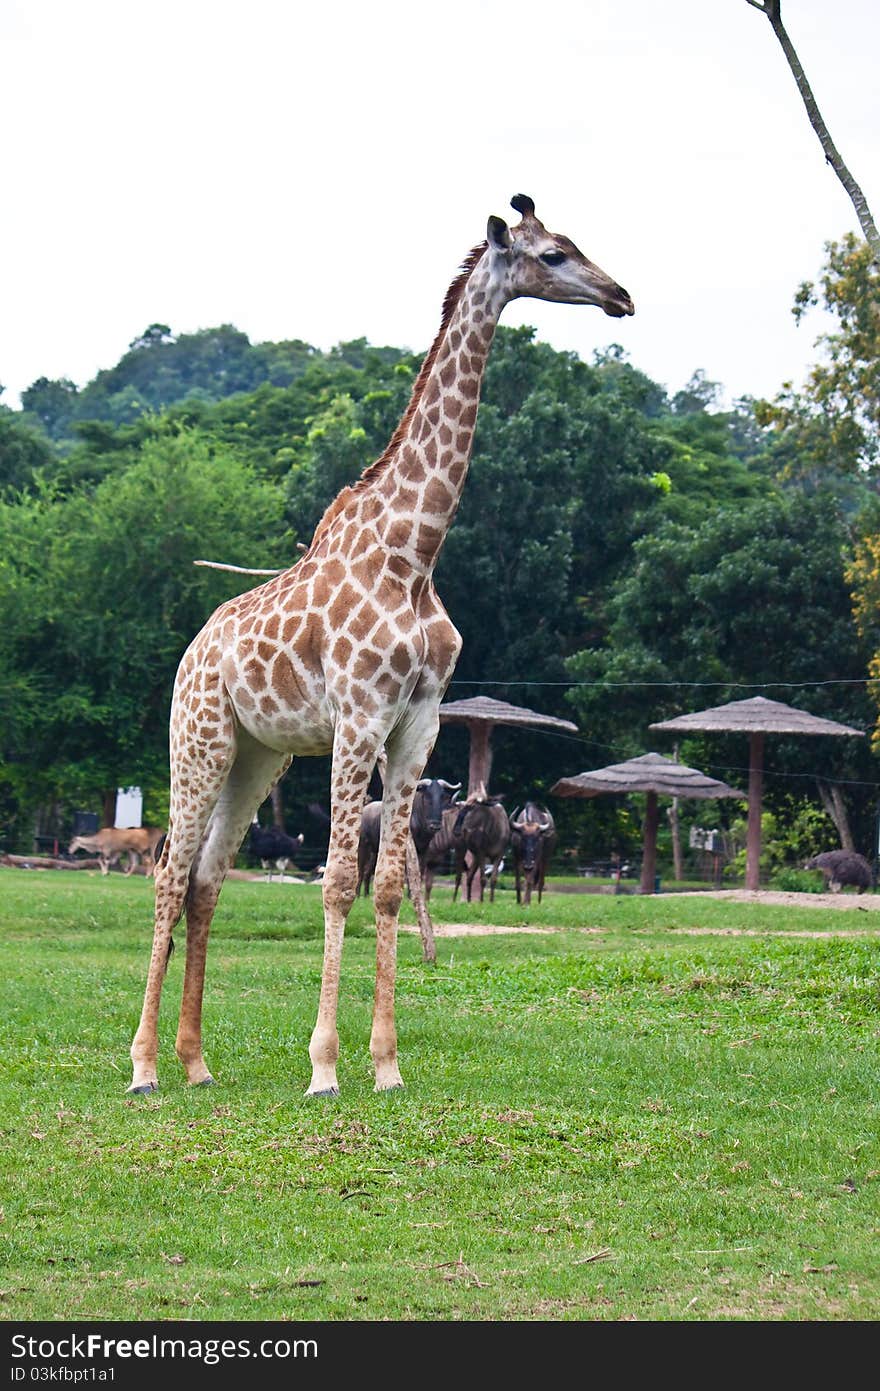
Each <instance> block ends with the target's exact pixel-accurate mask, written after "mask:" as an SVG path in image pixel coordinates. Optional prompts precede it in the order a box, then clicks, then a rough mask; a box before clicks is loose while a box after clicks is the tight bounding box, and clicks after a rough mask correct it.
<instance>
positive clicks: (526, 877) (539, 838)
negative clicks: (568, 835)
mask: <svg viewBox="0 0 880 1391" xmlns="http://www.w3.org/2000/svg"><path fill="white" fill-rule="evenodd" d="M510 848H511V851H512V852H513V868H514V873H515V875H516V901H517V903H524V904H525V905H526V907H528V905H529V904H530V903H531V901H532V890H533V889H537V891H538V902H539V903H540V902H541V894H542V893H543V892H544V879H545V877H546V874H547V866H548V864H549V863H550V860H551V858H552V856H553V851H554V850H555V849H556V825H555V823H554V821H553V817H552V816H551V815H550V813H549V811H548V810H547V808H546V807H542V806H540V805H539V804H538V803H537V802H526V804H525V806H524V807H523V809H522V811H521V812H520V813H519V815H518V816H517V815H516V814H514V816H512V817H511V821H510Z"/></svg>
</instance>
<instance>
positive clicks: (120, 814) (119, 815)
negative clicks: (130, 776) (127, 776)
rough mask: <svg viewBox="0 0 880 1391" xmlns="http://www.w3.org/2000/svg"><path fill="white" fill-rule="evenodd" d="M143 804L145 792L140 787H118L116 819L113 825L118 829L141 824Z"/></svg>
mask: <svg viewBox="0 0 880 1391" xmlns="http://www.w3.org/2000/svg"><path fill="white" fill-rule="evenodd" d="M143 806H144V798H143V793H142V792H141V790H140V788H139V787H117V789H116V820H115V821H114V822H113V825H114V826H115V827H116V829H117V830H118V831H122V830H127V829H128V827H129V826H140V825H141V824H142V822H141V815H142V812H143Z"/></svg>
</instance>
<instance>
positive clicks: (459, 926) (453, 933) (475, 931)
mask: <svg viewBox="0 0 880 1391" xmlns="http://www.w3.org/2000/svg"><path fill="white" fill-rule="evenodd" d="M418 930H419V929H418V928H417V927H412V926H409V925H405V924H404V923H401V924H400V931H401V932H418ZM587 930H588V931H590V932H597V931H598V928H588V929H587ZM559 931H561V929H560V928H558V927H526V926H525V925H523V926H513V925H512V926H510V927H494V926H493V925H492V924H491V923H434V936H435V937H498V936H501V935H502V934H506V933H510V934H514V933H515V934H518V935H522V934H523V933H529V932H531V933H533V934H536V935H540V936H542V937H546V936H549V935H550V934H551V933H553V932H559Z"/></svg>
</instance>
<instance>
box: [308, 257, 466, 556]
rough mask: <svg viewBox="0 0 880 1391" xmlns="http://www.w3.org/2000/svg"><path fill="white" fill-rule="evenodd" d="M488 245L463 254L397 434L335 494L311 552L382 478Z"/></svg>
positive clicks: (317, 528)
mask: <svg viewBox="0 0 880 1391" xmlns="http://www.w3.org/2000/svg"><path fill="white" fill-rule="evenodd" d="M486 246H487V243H486V242H484V241H483V242H480V243H479V245H477V246H475V247H473V248H472V249H471V250H470V251H469V252H468V254H467V256H466V257H465V258H464V260H463V261H462V263H461V266H460V267H459V271H458V274H457V275H456V277H455V279H454V280H453V282H452V284H451V285H450V286H449V289H448V290H447V291H446V295H445V297H444V300H443V313H442V315H441V318H440V327H439V329H438V330H437V336H436V337H435V339H434V341H433V343H432V344H431V346H430V348H429V349H428V351H427V353H426V354H425V358H424V361H423V362H422V365H421V367H420V368H419V375H418V376H417V377H416V380H415V384H414V386H413V389H412V394H411V396H410V398H409V405H408V406H407V408H406V410H405V411H404V413H403V415H402V416H401V418H400V422H399V424H398V426H397V429H396V430H395V431H394V434H393V435H392V436H391V439H390V440H389V441H388V444H387V446H386V448H385V451H384V453H383V454H381V455H380V456H379V458H378V459H376V460H374V462H373V463H372V464H368V465H367V467H366V468H365V469H364V471H363V473H362V474H361V476H360V478H358V479H357V480H356V481H355V482H354V483H351V484H349V486H348V487H345V488H343V489H342V490H341V491H340V492H339V493H338V494H337V495H336V497H335V498H334V499H333V501H332V502H331V503H330V505H329V506H328V507H327V509H326V511H325V512H324V515H323V516H322V517H321V520H320V521H319V522H318V525H317V526H316V527H315V532H314V535H313V536H312V543H311V545H310V546H309V552H311V551H313V550H314V548H315V545H316V544H317V542H318V541H320V539H321V537H322V536H323V535H324V533H325V531H326V530H327V528H328V526H329V525H330V523H331V522H332V521H333V520H334V518H335V517H337V516H338V515H339V513H340V512H341V511H342V509H343V508H344V507H345V505H346V503H347V502H348V501H349V499H350V498H351V496H352V494H354V493H359V492H361V491H363V489H364V488H366V487H368V486H369V485H370V484H371V483H374V482H375V481H376V479H377V478H380V477H381V476H382V474H383V473H384V472H385V469H386V468H387V466H388V464H389V463H390V461H391V459H392V458H393V456H394V454H395V453H396V452H397V449H398V448H399V446H400V445H401V444H402V443H403V441H404V439H405V438H406V435H407V432H408V430H409V427H410V424H411V422H412V418H413V416H414V415H415V413H416V410H417V409H418V405H419V401H420V400H421V398H422V394H423V393H424V390H425V387H426V385H427V382H428V377H429V375H430V373H431V368H432V367H433V366H434V363H435V361H436V359H437V354H438V352H439V351H440V345H441V343H442V342H443V339H444V337H445V336H446V330H447V329H448V327H449V324H450V321H451V319H452V316H453V314H454V313H455V310H456V308H457V306H458V303H459V301H460V299H461V297H462V295H463V294H464V287H465V285H466V284H467V282H468V281H469V280H470V278H471V274H472V272H473V270H474V267H475V266H476V265H477V263H478V262H479V261H480V260H481V259H482V257H483V253H484V252H485V250H486Z"/></svg>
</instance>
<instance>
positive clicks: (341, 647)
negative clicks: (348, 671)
mask: <svg viewBox="0 0 880 1391" xmlns="http://www.w3.org/2000/svg"><path fill="white" fill-rule="evenodd" d="M351 652H352V647H351V643H350V642H349V640H348V638H347V637H344V636H340V637H338V638H337V639H336V642H335V643H334V645H333V660H334V662H336V664H337V665H338V666H341V667H344V666H348V659H349V657H350V656H351Z"/></svg>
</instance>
